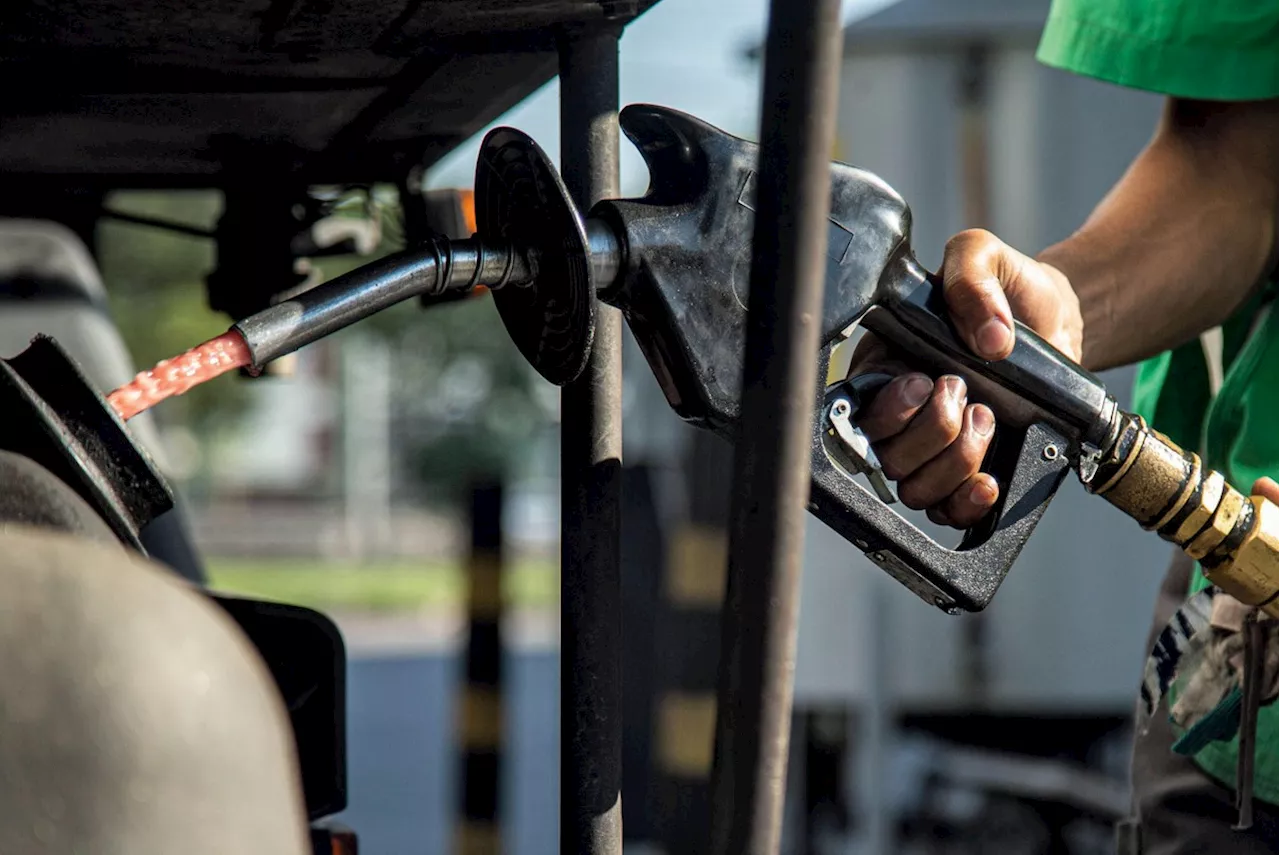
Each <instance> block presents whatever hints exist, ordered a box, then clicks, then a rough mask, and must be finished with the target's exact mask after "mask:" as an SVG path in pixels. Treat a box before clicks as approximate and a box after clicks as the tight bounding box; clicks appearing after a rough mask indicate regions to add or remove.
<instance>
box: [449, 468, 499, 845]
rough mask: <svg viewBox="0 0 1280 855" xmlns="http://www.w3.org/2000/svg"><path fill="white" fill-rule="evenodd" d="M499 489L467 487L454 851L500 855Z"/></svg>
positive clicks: (494, 484) (491, 485)
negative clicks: (457, 812) (463, 649)
mask: <svg viewBox="0 0 1280 855" xmlns="http://www.w3.org/2000/svg"><path fill="white" fill-rule="evenodd" d="M502 493H503V491H502V485H501V484H499V483H487V484H478V485H476V486H474V487H473V488H472V490H471V552H470V554H469V555H468V567H467V651H466V657H467V659H466V662H467V665H466V675H467V682H466V685H465V686H464V687H463V690H462V704H461V705H460V706H461V708H460V709H459V710H458V720H457V727H458V736H459V742H460V744H461V748H462V799H461V805H460V807H461V811H462V815H461V816H460V817H458V826H457V829H456V834H457V837H456V839H455V841H454V851H455V852H457V853H458V855H498V853H499V852H501V851H502V828H501V825H500V824H499V804H498V800H499V794H500V790H501V782H502V731H503V704H502V627H501V620H502V498H503V497H502Z"/></svg>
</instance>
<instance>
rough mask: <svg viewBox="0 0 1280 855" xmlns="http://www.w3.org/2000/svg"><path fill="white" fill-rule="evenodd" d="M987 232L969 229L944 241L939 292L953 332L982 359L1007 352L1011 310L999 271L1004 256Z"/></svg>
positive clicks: (1002, 248) (1010, 340) (1005, 249)
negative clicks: (956, 331) (954, 326)
mask: <svg viewBox="0 0 1280 855" xmlns="http://www.w3.org/2000/svg"><path fill="white" fill-rule="evenodd" d="M1008 251H1009V250H1008V247H1006V246H1005V245H1004V244H1003V243H1001V241H1000V240H999V239H998V238H997V237H996V236H995V235H993V234H991V233H990V232H985V231H982V230H981V229H970V230H969V231H965V232H960V233H959V234H958V235H956V236H955V237H953V238H951V240H949V241H948V242H947V247H946V250H945V252H944V254H943V260H942V271H941V272H942V289H943V295H944V297H945V298H946V301H947V308H948V309H949V310H950V312H951V319H952V320H953V321H954V322H955V325H956V329H957V330H958V331H959V333H960V335H961V336H963V337H964V339H965V341H966V342H967V343H968V345H969V347H970V348H971V349H972V350H973V351H974V353H976V354H978V356H981V357H982V358H983V359H1004V358H1005V357H1006V356H1008V355H1009V353H1010V351H1012V350H1013V312H1012V310H1010V308H1009V300H1008V298H1007V297H1006V296H1005V293H1004V285H1005V284H1006V283H1003V282H1001V279H1000V273H1001V272H1002V268H1003V267H1004V265H1003V264H1002V257H1001V256H1002V254H1003V253H1005V252H1008Z"/></svg>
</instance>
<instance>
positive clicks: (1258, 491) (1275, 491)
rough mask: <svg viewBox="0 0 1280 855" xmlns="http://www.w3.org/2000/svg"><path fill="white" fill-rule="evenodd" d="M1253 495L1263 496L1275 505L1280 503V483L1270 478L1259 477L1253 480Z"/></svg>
mask: <svg viewBox="0 0 1280 855" xmlns="http://www.w3.org/2000/svg"><path fill="white" fill-rule="evenodd" d="M1252 492H1253V495H1255V496H1262V497H1263V498H1264V499H1266V500H1267V501H1268V502H1271V503H1272V504H1274V505H1280V485H1277V484H1276V482H1275V481H1273V480H1271V479H1270V478H1259V479H1258V480H1257V481H1254V482H1253V490H1252Z"/></svg>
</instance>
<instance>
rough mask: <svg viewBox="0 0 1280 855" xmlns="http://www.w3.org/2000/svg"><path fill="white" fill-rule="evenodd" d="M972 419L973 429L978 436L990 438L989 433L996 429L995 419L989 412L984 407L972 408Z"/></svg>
mask: <svg viewBox="0 0 1280 855" xmlns="http://www.w3.org/2000/svg"><path fill="white" fill-rule="evenodd" d="M972 419H973V429H974V430H976V431H977V432H978V436H991V431H993V430H995V427H996V419H995V416H993V415H991V411H990V410H988V409H987V408H986V407H974V408H973V416H972Z"/></svg>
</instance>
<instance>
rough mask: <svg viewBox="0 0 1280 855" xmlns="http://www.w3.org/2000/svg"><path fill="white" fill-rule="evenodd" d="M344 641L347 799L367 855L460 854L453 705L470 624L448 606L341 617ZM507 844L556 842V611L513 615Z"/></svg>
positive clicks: (540, 847) (547, 849)
mask: <svg viewBox="0 0 1280 855" xmlns="http://www.w3.org/2000/svg"><path fill="white" fill-rule="evenodd" d="M337 620H338V623H339V625H340V626H341V627H342V630H343V634H344V636H345V637H346V639H347V647H348V654H347V655H348V662H349V666H348V721H347V726H348V739H349V744H348V762H349V784H350V794H351V800H350V807H349V808H348V810H347V811H346V812H345V813H344V814H343V815H342V816H341V817H340V818H341V819H342V821H344V822H346V823H347V824H349V825H351V826H352V827H353V828H355V829H356V831H357V832H358V833H359V836H360V852H361V855H452V847H451V845H450V837H451V834H452V829H453V821H454V810H455V808H454V806H455V804H456V801H455V799H456V781H457V778H458V758H457V756H456V755H455V753H454V749H453V744H452V738H451V737H452V728H453V703H454V699H455V696H456V695H455V693H456V690H457V686H458V680H459V679H460V678H461V672H460V666H461V661H460V658H459V652H460V651H459V646H458V642H459V639H460V635H459V633H460V630H461V629H462V623H461V621H460V620H458V619H457V618H456V617H454V616H452V615H449V614H437V615H423V616H408V617H396V618H385V617H378V618H367V617H359V616H338V618H337ZM506 640H507V658H506V662H505V666H506V674H507V698H508V703H509V704H510V706H511V714H510V716H509V717H508V722H509V725H508V726H509V731H508V736H507V740H508V742H507V751H506V761H507V765H506V768H507V774H506V776H505V781H504V793H503V798H504V799H505V804H504V807H505V811H506V816H507V818H508V820H507V823H506V828H505V836H506V845H505V846H504V851H505V852H508V853H511V855H550V853H554V852H555V851H556V850H557V841H558V836H557V819H556V803H557V783H556V782H557V780H558V777H557V758H558V754H559V747H558V746H559V743H558V720H559V719H558V701H559V691H558V668H559V662H558V656H557V651H556V641H557V626H556V623H555V616H554V614H548V613H545V612H541V613H539V612H524V613H513V614H512V616H511V619H510V620H509V621H508V630H507V636H506Z"/></svg>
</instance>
